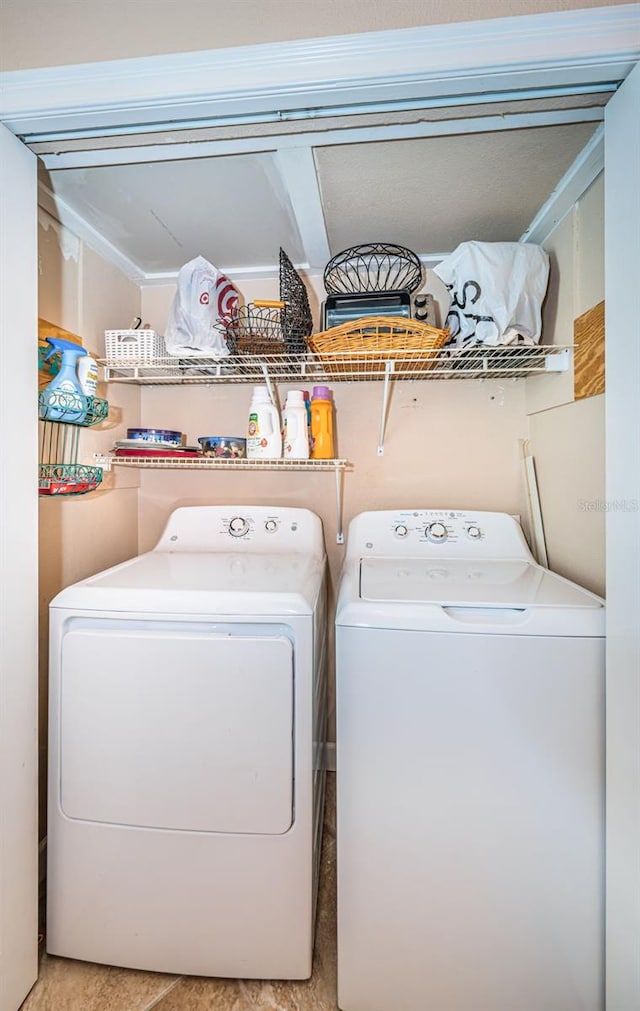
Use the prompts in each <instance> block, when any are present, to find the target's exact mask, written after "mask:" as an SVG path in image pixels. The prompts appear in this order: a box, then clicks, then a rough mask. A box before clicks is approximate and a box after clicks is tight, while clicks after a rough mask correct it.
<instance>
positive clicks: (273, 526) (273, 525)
mask: <svg viewBox="0 0 640 1011" xmlns="http://www.w3.org/2000/svg"><path fill="white" fill-rule="evenodd" d="M264 528H265V530H266V531H267V533H268V534H274V533H275V532H276V530H277V529H278V521H277V520H265V524H264Z"/></svg>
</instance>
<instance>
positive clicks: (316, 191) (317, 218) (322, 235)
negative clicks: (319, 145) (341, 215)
mask: <svg viewBox="0 0 640 1011" xmlns="http://www.w3.org/2000/svg"><path fill="white" fill-rule="evenodd" d="M275 164H276V168H277V170H278V172H279V174H280V177H281V179H282V183H283V186H284V189H285V192H286V193H287V194H288V196H289V200H290V203H291V209H292V211H293V217H294V219H295V221H296V224H297V226H298V231H299V233H300V241H301V243H302V249H303V252H304V255H305V259H306V260H307V262H308V265H309V267H310V268H311V270H320V271H321V270H322V268H323V267H324V265H325V264H326V262H327V260H329V259H330V258H331V253H330V251H329V239H328V238H327V227H326V224H325V220H324V212H323V210H322V198H321V196H320V187H319V184H318V176H317V173H316V163H315V161H314V157H313V151H312V149H311V148H310V147H288V148H286V149H283V150H281V151H276V154H275Z"/></svg>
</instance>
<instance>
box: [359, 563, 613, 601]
mask: <svg viewBox="0 0 640 1011" xmlns="http://www.w3.org/2000/svg"><path fill="white" fill-rule="evenodd" d="M360 599H361V600H370V601H395V602H403V601H410V602H420V603H424V604H440V605H444V606H446V607H469V606H471V607H496V608H499V607H509V608H513V607H563V608H566V607H571V608H573V607H581V608H584V607H586V608H600V607H602V603H601V601H600V600H599V599H598V598H597V597H595V596H594V595H593V594H591V593H589V592H588V591H587V590H583V589H582V588H581V587H579V586H576V585H575V584H574V583H570V582H569V581H568V580H566V579H562V578H561V577H559V576H557V575H556V574H555V573H553V572H549V570H548V569H544V568H542V567H541V566H539V565H535V564H531V563H529V562H523V561H494V562H490V561H483V560H473V561H467V560H462V559H451V560H440V559H438V560H431V559H428V560H427V559H408V558H363V559H362V560H361V562H360Z"/></svg>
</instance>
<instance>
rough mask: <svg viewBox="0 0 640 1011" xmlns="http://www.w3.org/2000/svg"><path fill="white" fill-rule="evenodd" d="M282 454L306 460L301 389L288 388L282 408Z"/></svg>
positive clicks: (305, 410) (289, 458)
mask: <svg viewBox="0 0 640 1011" xmlns="http://www.w3.org/2000/svg"><path fill="white" fill-rule="evenodd" d="M283 441H284V456H285V459H288V460H308V458H309V434H308V431H307V408H306V404H305V402H304V393H303V391H302V390H289V393H288V395H287V402H286V404H285V408H284V428H283Z"/></svg>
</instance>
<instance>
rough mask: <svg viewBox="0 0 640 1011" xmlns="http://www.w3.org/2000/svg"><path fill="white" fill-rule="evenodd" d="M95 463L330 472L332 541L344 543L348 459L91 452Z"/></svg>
mask: <svg viewBox="0 0 640 1011" xmlns="http://www.w3.org/2000/svg"><path fill="white" fill-rule="evenodd" d="M94 460H95V462H96V464H99V465H100V467H102V468H103V469H104V470H110V469H111V468H112V467H136V468H138V469H152V470H200V471H207V470H236V471H247V472H249V473H254V474H255V472H256V471H260V470H262V471H267V470H269V471H272V470H279V471H300V470H304V471H307V472H313V471H315V472H316V473H324V474H327V473H333V474H335V477H336V526H337V533H336V543H337V544H344V532H343V529H342V501H343V488H342V479H343V476H344V473H345V471H347V470H353V464H352V463H349V461H348V460H285V459H277V460H247V459H245V458H240V459H227V458H225V457H216V456H201V457H186V458H185V457H182V458H181V457H177V458H175V459H171V457H166V456H161V457H154V456H144V457H140V456H131V457H128V456H115V455H112V454H108V455H102V454H99V453H96V454H95V455H94Z"/></svg>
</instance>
